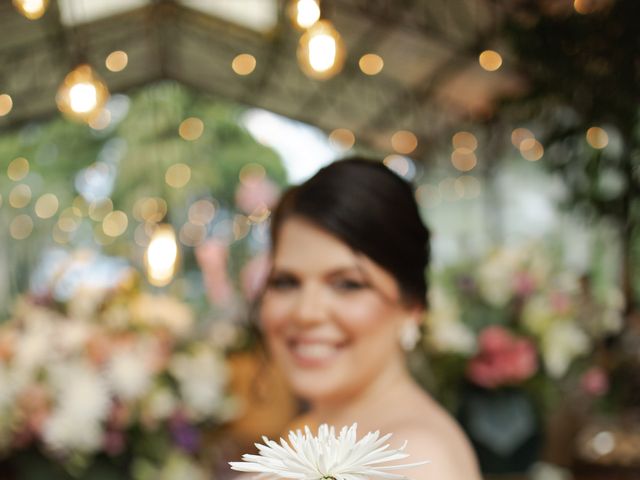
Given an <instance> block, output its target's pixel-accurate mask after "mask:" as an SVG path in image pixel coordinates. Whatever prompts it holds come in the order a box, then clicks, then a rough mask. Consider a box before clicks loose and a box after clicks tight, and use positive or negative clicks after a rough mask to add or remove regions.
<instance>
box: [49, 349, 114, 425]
mask: <svg viewBox="0 0 640 480" xmlns="http://www.w3.org/2000/svg"><path fill="white" fill-rule="evenodd" d="M49 380H50V383H51V384H52V386H53V387H54V390H55V391H56V410H59V411H64V412H65V413H68V414H69V415H71V416H73V417H75V418H76V419H77V421H78V423H82V422H85V421H86V422H90V421H97V422H100V421H102V420H104V419H105V418H106V416H107V414H108V412H109V408H110V404H111V398H110V395H109V389H108V386H107V384H106V382H105V381H104V378H102V376H101V375H100V373H99V372H97V371H95V370H94V369H93V368H92V367H90V366H89V365H88V364H85V363H84V362H82V361H80V362H75V363H69V364H66V363H60V364H54V365H52V366H51V367H50V368H49Z"/></svg>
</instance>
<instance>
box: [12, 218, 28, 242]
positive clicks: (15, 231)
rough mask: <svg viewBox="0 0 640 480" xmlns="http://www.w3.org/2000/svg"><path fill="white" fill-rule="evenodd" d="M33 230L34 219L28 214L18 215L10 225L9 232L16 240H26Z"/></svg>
mask: <svg viewBox="0 0 640 480" xmlns="http://www.w3.org/2000/svg"><path fill="white" fill-rule="evenodd" d="M32 231H33V220H32V219H31V217H30V216H29V215H26V214H21V215H18V216H16V217H15V218H14V219H13V220H11V224H10V225H9V234H10V235H11V236H12V237H13V238H14V239H16V240H24V239H25V238H27V237H28V236H29V235H31V232H32Z"/></svg>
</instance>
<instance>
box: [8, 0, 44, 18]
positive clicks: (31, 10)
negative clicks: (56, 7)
mask: <svg viewBox="0 0 640 480" xmlns="http://www.w3.org/2000/svg"><path fill="white" fill-rule="evenodd" d="M48 5H49V0H13V6H14V7H16V10H18V12H20V14H21V15H23V16H25V17H27V18H28V19H29V20H37V19H38V18H40V17H41V16H42V15H44V12H45V11H46V10H47V6H48Z"/></svg>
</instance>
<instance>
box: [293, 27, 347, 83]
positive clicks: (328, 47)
mask: <svg viewBox="0 0 640 480" xmlns="http://www.w3.org/2000/svg"><path fill="white" fill-rule="evenodd" d="M345 57H346V52H345V48H344V44H343V42H342V37H341V36H340V34H339V33H338V31H337V30H336V29H335V28H333V25H331V22H329V21H328V20H319V21H318V22H316V23H315V24H314V25H313V26H312V27H311V28H309V30H307V31H306V33H305V34H304V35H302V37H301V38H300V42H299V44H298V63H299V65H300V68H301V69H302V71H303V72H304V73H305V74H306V75H307V76H309V77H311V78H314V79H316V80H327V79H329V78H331V77H333V76H334V75H336V74H337V73H338V72H339V71H340V70H342V66H343V65H344V61H345Z"/></svg>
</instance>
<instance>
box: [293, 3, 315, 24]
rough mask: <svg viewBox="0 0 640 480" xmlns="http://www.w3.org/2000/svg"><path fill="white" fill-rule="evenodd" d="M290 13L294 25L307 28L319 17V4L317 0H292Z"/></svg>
mask: <svg viewBox="0 0 640 480" xmlns="http://www.w3.org/2000/svg"><path fill="white" fill-rule="evenodd" d="M290 15H291V19H292V20H293V24H294V25H295V26H296V27H298V28H299V29H303V30H304V29H307V28H309V27H311V26H313V25H314V24H315V23H316V22H317V21H318V20H319V19H320V4H319V3H318V0H294V1H293V2H292V4H291V12H290Z"/></svg>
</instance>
